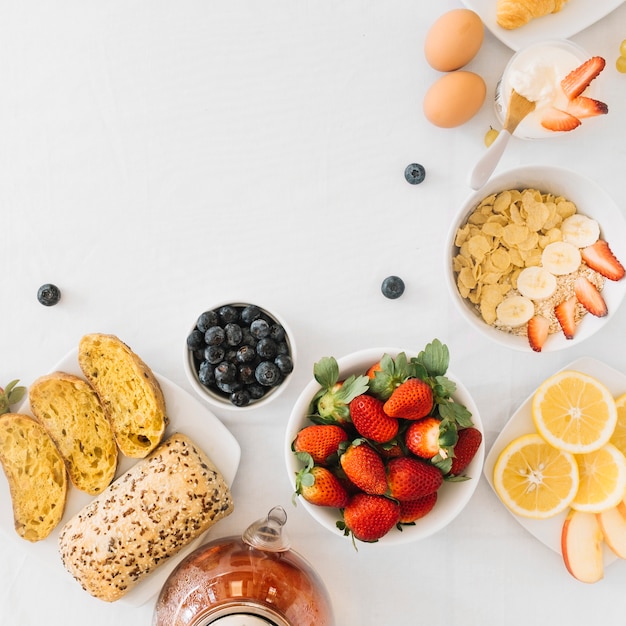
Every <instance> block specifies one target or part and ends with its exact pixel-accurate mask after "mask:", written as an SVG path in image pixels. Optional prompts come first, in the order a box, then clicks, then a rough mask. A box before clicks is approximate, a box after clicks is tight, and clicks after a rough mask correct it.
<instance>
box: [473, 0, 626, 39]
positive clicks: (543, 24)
mask: <svg viewBox="0 0 626 626" xmlns="http://www.w3.org/2000/svg"><path fill="white" fill-rule="evenodd" d="M461 1H462V2H463V4H464V5H465V6H466V7H467V8H468V9H471V10H472V11H474V12H476V13H478V15H479V16H480V18H481V19H482V21H483V23H484V25H485V27H486V28H487V29H488V30H490V31H491V33H492V34H493V35H494V36H495V37H497V38H498V39H499V40H500V41H501V42H502V43H503V44H505V45H507V46H508V47H509V48H511V49H512V50H519V49H520V48H523V47H524V46H527V45H528V44H530V43H533V42H535V41H541V40H544V39H568V38H569V37H572V36H573V35H575V34H576V33H579V32H580V31H581V30H584V29H585V28H588V27H589V26H591V25H592V24H595V23H596V22H597V21H599V20H601V19H602V18H603V17H606V16H607V15H608V14H609V13H611V12H612V11H614V10H615V9H617V8H618V7H619V6H621V5H622V4H623V3H624V0H601V1H600V2H597V1H596V2H594V1H589V0H569V2H568V3H567V4H565V5H564V7H563V8H562V9H561V10H560V11H559V12H558V13H552V14H550V15H545V16H544V17H538V18H535V19H534V20H532V21H531V22H529V23H528V24H525V25H524V26H521V27H520V28H516V29H515V30H507V29H506V28H502V27H501V26H498V23H497V22H496V0H461Z"/></svg>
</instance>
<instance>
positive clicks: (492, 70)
mask: <svg viewBox="0 0 626 626" xmlns="http://www.w3.org/2000/svg"><path fill="white" fill-rule="evenodd" d="M574 1H576V2H583V1H586V0H572V2H574ZM460 6H461V4H460V3H459V2H456V1H453V0H449V1H446V2H423V1H420V2H415V1H413V2H409V1H407V0H391V1H389V2H384V3H383V2H379V3H375V2H357V1H356V0H341V1H335V2H294V1H293V0H289V1H286V0H285V1H277V0H270V1H269V2H264V3H259V2H253V1H244V0H232V1H231V2H208V1H205V2H201V1H190V0H180V1H178V2H147V1H145V0H130V1H128V0H126V1H121V0H109V1H107V2H93V1H80V2H78V1H70V0H62V1H61V2H45V1H43V0H24V1H23V2H9V1H8V0H4V1H2V2H0V59H1V60H0V207H1V219H2V225H1V227H0V228H1V231H0V232H1V233H2V243H1V245H0V268H1V270H0V294H1V306H0V308H1V320H2V324H1V325H0V356H1V358H0V383H6V382H8V381H9V380H11V379H13V378H19V379H20V380H21V381H22V383H24V384H26V385H28V384H29V383H30V382H32V381H33V380H34V379H35V378H36V377H37V376H39V375H41V374H43V373H46V372H47V371H49V370H50V369H51V368H52V367H53V366H54V364H55V363H57V362H58V361H59V360H60V359H61V358H62V357H63V356H65V354H66V353H67V352H68V351H69V350H71V349H73V348H74V347H75V346H76V345H77V343H78V340H79V338H80V337H81V336H82V334H84V333H87V332H109V333H115V334H117V335H118V336H120V337H121V338H122V339H123V340H125V341H126V342H127V343H129V344H130V345H131V346H132V347H133V348H134V349H135V350H136V351H137V352H138V353H139V354H140V355H141V356H142V357H143V358H144V360H145V361H146V362H147V363H149V364H150V365H151V366H152V367H153V369H155V370H156V371H158V372H159V373H160V374H162V375H164V376H166V377H167V378H169V379H171V380H172V381H174V382H176V383H178V384H179V385H181V386H182V387H183V388H185V389H188V390H191V388H190V387H189V385H188V383H187V380H186V378H185V374H184V371H183V366H182V346H183V343H184V340H185V336H186V333H187V330H188V328H189V327H190V325H191V324H192V323H193V321H194V319H195V317H196V316H197V315H198V314H199V313H200V312H201V311H202V310H204V309H205V308H207V307H208V306H210V305H211V304H213V303H214V302H216V301H224V300H228V299H230V298H236V299H239V298H243V299H245V300H247V301H252V302H257V303H260V304H265V305H266V306H267V307H269V308H270V309H274V310H276V311H279V312H280V314H281V315H282V316H283V317H284V318H286V319H287V320H288V323H289V324H290V325H291V327H292V328H293V330H294V334H295V339H296V342H297V348H298V359H297V366H296V370H295V372H294V374H293V380H292V381H291V384H290V387H289V388H288V389H287V391H286V393H285V394H284V395H282V396H281V397H280V398H279V399H277V400H276V402H275V403H274V404H272V405H270V407H269V408H267V409H258V410H256V411H253V412H251V413H249V414H247V415H246V416H245V418H237V417H235V416H233V415H232V413H231V412H229V411H223V412H219V413H218V417H220V419H222V421H223V422H224V423H225V424H226V425H227V426H228V428H229V429H230V431H231V432H232V433H233V434H234V435H235V437H236V438H237V440H238V441H239V443H240V445H241V448H242V459H241V464H240V467H239V471H238V474H237V477H236V480H235V484H234V486H233V494H234V499H235V503H236V511H235V513H234V514H233V515H232V516H231V517H229V518H228V519H226V520H223V521H222V522H220V523H219V525H218V526H216V527H214V528H213V529H212V531H211V532H210V534H209V537H210V538H215V537H219V536H226V535H231V534H236V533H238V532H240V531H241V530H243V528H244V527H245V526H246V525H247V524H248V523H249V522H251V521H252V520H254V519H256V518H258V517H260V516H261V515H263V514H264V513H265V512H266V511H267V510H268V509H269V508H270V507H272V506H273V505H276V504H281V505H283V506H284V507H285V508H286V509H287V511H288V515H289V521H288V527H287V528H288V531H289V534H290V536H291V539H292V542H293V546H294V548H295V549H296V550H297V551H298V552H300V553H301V554H302V555H303V556H305V557H306V558H307V559H309V561H310V562H311V563H312V564H313V566H314V567H315V569H316V570H317V571H318V572H319V574H320V575H321V576H322V578H323V579H324V581H325V582H326V585H327V587H328V589H329V592H330V594H331V597H332V602H333V606H334V611H335V616H336V620H337V624H338V625H340V626H346V625H351V624H365V625H374V624H404V625H407V626H408V625H412V624H416V623H424V624H426V623H428V624H431V625H443V624H472V625H474V624H475V625H491V624H507V625H517V624H519V625H521V624H554V623H559V624H561V623H562V624H565V623H569V624H590V623H593V624H599V623H603V622H605V623H618V621H619V619H622V618H621V615H622V614H623V610H622V606H621V605H622V602H621V598H622V597H623V590H624V587H625V585H626V563H622V562H617V563H615V564H613V565H611V567H610V568H609V569H608V570H607V572H606V576H605V579H604V580H603V581H602V582H600V583H598V584H596V585H591V586H587V585H583V584H581V583H578V582H577V581H575V580H574V579H573V578H571V577H570V576H569V575H568V574H567V573H566V571H565V569H564V566H563V563H562V561H561V558H560V556H559V555H557V554H556V553H554V552H552V551H550V550H549V549H547V548H546V547H545V546H543V545H542V544H540V543H539V542H538V541H537V540H535V539H534V538H533V537H532V536H531V535H530V534H529V533H527V532H526V531H525V530H524V529H523V528H522V527H521V526H520V525H519V524H518V522H517V521H516V520H514V519H513V518H512V517H511V516H510V515H509V513H508V512H507V511H506V510H505V509H504V507H503V506H502V505H501V504H500V502H499V500H498V499H497V497H496V496H495V495H494V493H493V492H492V491H491V489H490V487H489V485H488V484H487V482H486V481H485V479H484V477H481V478H480V484H479V485H478V488H477V490H476V493H475V495H474V497H473V499H472V500H471V502H470V503H469V505H468V507H467V508H466V509H465V511H464V512H463V513H462V514H461V515H460V516H459V517H458V518H457V519H456V520H455V521H454V522H453V523H452V524H451V525H450V526H449V527H448V528H447V529H446V530H445V531H443V532H441V533H439V534H438V535H436V536H434V537H432V538H430V539H428V540H425V541H423V542H420V543H414V544H411V545H409V546H404V547H389V548H383V547H381V546H376V545H374V546H365V547H363V548H361V549H360V550H359V552H358V553H357V552H355V550H354V549H353V547H352V544H351V542H350V541H349V540H348V539H345V538H341V537H335V536H333V535H331V534H330V533H329V532H328V531H326V530H324V529H322V528H321V527H319V526H318V525H317V524H316V523H315V522H314V521H313V520H312V519H311V518H310V517H309V516H308V514H307V513H306V512H305V511H304V509H303V507H297V508H294V507H293V506H292V504H291V489H290V485H289V482H288V479H287V475H286V470H285V468H284V463H283V432H284V428H285V423H286V421H287V419H288V416H289V413H290V408H291V406H292V405H293V403H294V400H295V398H296V397H297V395H298V393H299V391H300V390H301V389H302V387H303V386H304V385H305V384H306V382H307V381H308V380H309V378H310V376H311V373H312V366H313V363H314V362H315V361H316V360H318V359H319V358H320V357H321V356H324V355H329V354H332V355H335V356H337V357H339V356H342V355H344V354H346V353H348V352H351V351H354V350H358V349H361V348H365V347H374V346H384V345H392V346H406V347H407V348H409V349H420V348H421V347H423V345H424V344H425V343H427V342H428V341H430V340H431V339H432V338H434V337H438V338H440V339H441V340H442V341H444V343H446V344H447V345H448V346H449V348H450V352H451V365H450V367H451V369H452V370H453V371H454V373H455V374H456V375H457V376H459V378H461V379H462V380H463V382H464V383H465V385H466V386H467V387H468V388H469V390H470V392H471V393H472V394H473V396H474V398H475V401H476V403H477V405H478V407H479V409H480V414H481V417H482V420H483V422H484V425H485V430H486V444H487V448H489V446H490V445H491V443H492V442H493V440H494V439H495V437H496V435H497V434H498V432H499V431H500V429H501V428H502V427H503V426H504V424H505V423H506V422H507V420H508V419H509V417H510V415H511V414H512V412H513V411H514V410H515V408H516V407H517V406H518V405H519V404H520V403H521V402H522V401H523V400H524V399H525V398H526V396H527V395H528V394H529V393H530V392H531V391H532V389H533V388H534V387H535V386H536V385H537V384H538V383H539V382H540V381H541V380H542V379H543V378H545V377H546V376H547V375H549V374H551V373H553V372H554V371H556V370H557V369H559V368H561V367H562V366H564V365H566V364H567V363H569V362H570V361H572V360H574V359H575V358H576V357H579V356H586V355H588V356H593V357H596V358H599V359H601V360H603V361H604V362H606V363H607V364H609V365H611V366H613V367H615V368H617V369H619V370H621V371H624V372H626V351H624V349H623V343H624V340H623V327H624V324H625V323H626V307H622V310H621V312H620V313H619V314H618V315H617V316H616V317H615V318H614V319H613V320H612V322H611V323H610V324H609V325H608V326H607V327H606V328H605V329H604V330H602V331H601V332H600V333H599V334H598V335H597V336H596V337H595V338H593V339H591V340H588V341H587V342H584V343H582V344H581V345H580V346H576V347H573V348H570V349H569V350H566V351H564V352H561V353H556V354H543V355H535V354H521V353H513V352H510V351H508V350H506V349H503V348H499V347H497V346H494V345H492V344H491V343H489V342H488V340H486V339H484V338H483V337H480V336H476V335H475V334H472V333H471V332H470V330H469V327H468V326H467V325H466V323H465V322H464V321H463V320H462V319H461V318H460V317H459V315H458V313H457V312H456V310H455V309H454V308H453V306H452V305H451V303H450V300H449V297H448V294H447V293H446V290H445V287H444V281H443V275H442V272H443V261H442V242H443V239H444V236H445V234H446V231H447V228H448V224H449V222H450V219H451V217H452V215H453V214H454V212H455V209H456V207H457V206H459V205H460V203H461V202H462V201H463V199H464V198H465V197H466V195H467V194H468V193H469V192H470V189H469V187H468V186H467V183H466V180H467V174H468V172H469V168H470V167H471V165H472V164H473V162H474V161H475V160H476V159H477V158H478V157H479V156H480V154H481V153H482V151H483V150H484V147H483V143H482V142H483V136H484V134H485V131H486V130H487V129H488V127H489V125H496V120H495V116H494V113H493V109H492V107H491V106H490V103H486V104H485V106H483V108H482V109H481V111H480V112H479V114H478V115H477V116H476V117H475V118H474V119H473V120H471V121H470V122H469V123H467V124H466V125H464V126H462V127H459V128H456V129H452V130H443V129H439V128H436V127H434V126H431V125H430V124H429V123H428V122H427V121H426V120H425V119H424V117H423V115H422V110H421V101H422V97H423V95H424V93H425V91H426V89H427V88H428V86H429V85H430V84H431V83H432V82H433V81H434V80H435V79H436V78H437V77H438V75H439V74H438V73H437V72H435V71H434V70H432V69H430V68H429V67H428V66H427V64H426V62H425V60H424V58H423V53H422V44H423V40H424V36H425V34H426V31H427V29H428V27H429V25H430V24H431V23H432V22H433V21H434V20H435V19H436V18H437V17H438V16H439V15H440V14H441V13H443V12H444V11H445V10H447V9H451V8H456V7H460ZM624 37H626V5H622V6H621V7H620V8H618V9H617V10H616V11H615V12H614V13H612V14H611V15H610V16H609V17H607V18H605V19H603V20H602V21H601V22H599V23H597V24H595V25H593V26H591V27H590V28H588V29H586V30H585V31H583V32H581V33H579V34H578V35H576V36H575V37H573V39H574V40H575V41H576V42H577V43H579V44H581V45H582V46H583V47H585V48H586V49H587V50H588V51H590V52H591V53H593V54H599V55H602V56H604V57H605V58H606V59H607V68H606V70H605V72H604V73H603V75H602V79H601V80H602V95H603V98H602V99H603V100H605V101H606V102H608V103H609V107H610V113H609V115H608V116H607V117H606V118H603V119H598V120H592V121H591V122H589V123H585V125H584V126H585V128H582V129H580V132H579V131H576V132H575V133H572V134H571V135H569V136H565V137H563V138H559V139H555V140H554V141H550V142H536V143H530V142H523V141H520V140H514V141H512V142H511V144H510V146H509V150H508V152H507V153H506V154H505V156H504V159H503V161H502V163H501V165H500V167H499V170H502V169H505V168H508V167H512V166H515V165H518V164H531V163H546V164H554V165H561V166H564V167H567V168H570V169H573V170H576V171H579V172H581V173H583V174H585V175H587V176H589V177H591V178H593V179H594V180H596V181H597V182H598V183H600V184H601V185H602V186H603V187H605V188H606V190H607V191H608V193H609V194H610V195H611V196H612V197H613V198H614V199H615V200H616V201H617V202H618V204H619V205H620V207H621V208H622V209H623V210H626V201H625V200H624V192H625V189H626V188H625V185H624V177H625V175H626V170H625V169H624V163H625V162H626V76H624V75H620V74H618V73H617V71H616V70H615V68H614V62H615V58H616V57H617V54H618V46H619V42H620V41H621V40H622V39H624ZM510 55H511V51H510V50H509V49H508V48H507V47H505V46H504V45H503V44H502V43H500V42H499V41H498V40H497V39H496V38H495V37H494V36H492V35H491V34H490V33H487V34H486V36H485V41H484V45H483V47H482V49H481V50H480V53H479V55H478V56H477V57H476V58H475V60H474V61H472V62H471V64H470V65H469V66H468V69H471V70H474V71H476V72H478V73H480V74H481V75H482V76H483V77H484V78H485V80H486V82H487V85H488V90H489V93H490V94H491V93H492V92H493V89H494V88H495V84H496V80H497V77H498V74H499V72H500V71H501V70H502V68H503V67H504V65H505V63H506V62H507V60H508V58H509V57H510ZM414 161H417V162H420V163H423V164H424V166H425V167H426V170H427V178H426V181H425V182H424V183H423V184H421V185H418V186H411V185H409V184H407V183H406V181H405V180H404V176H403V172H404V168H405V166H406V165H407V164H409V163H411V162H414ZM390 274H398V275H400V276H402V277H403V278H404V280H405V282H406V292H405V294H404V295H403V296H402V298H400V299H399V300H395V301H392V300H387V299H385V298H383V297H382V295H381V293H380V283H381V281H382V279H383V278H384V277H385V276H387V275H390ZM46 282H53V283H56V284H57V285H59V287H60V288H61V289H62V292H63V299H62V301H61V303H60V304H59V305H57V306H55V307H50V308H47V307H43V306H41V305H40V304H39V303H38V302H37V299H36V292H37V288H38V287H39V286H40V285H41V284H43V283H46ZM216 413H217V412H216ZM0 478H1V479H2V480H4V478H3V477H0ZM477 478H478V477H477ZM0 506H3V507H7V506H10V504H9V503H8V502H2V503H0ZM152 608H153V603H152V602H148V603H147V604H145V605H143V606H141V607H138V608H136V607H129V606H127V605H125V604H123V603H117V604H106V603H102V602H99V601H97V600H95V599H93V598H91V597H89V596H88V595H87V594H86V593H85V592H83V591H82V590H81V589H80V588H79V587H78V585H77V584H76V583H75V582H74V581H73V580H72V579H71V577H69V575H68V576H63V575H56V574H55V575H50V571H49V568H48V567H46V566H44V565H42V563H41V562H40V560H39V559H37V558H35V557H33V556H30V555H26V554H25V551H24V550H23V546H22V545H21V543H20V541H19V540H17V539H16V538H14V537H12V536H8V535H6V534H2V533H0V623H1V624H2V625H12V626H13V625H19V626H29V625H33V626H34V625H39V624H44V623H45V624H47V625H48V626H56V625H61V624H62V625H64V626H74V625H75V626H78V625H81V626H82V625H83V624H85V623H89V624H90V626H112V625H115V626H122V625H130V624H133V625H134V624H149V623H150V620H151V614H152ZM616 620H617V621H616Z"/></svg>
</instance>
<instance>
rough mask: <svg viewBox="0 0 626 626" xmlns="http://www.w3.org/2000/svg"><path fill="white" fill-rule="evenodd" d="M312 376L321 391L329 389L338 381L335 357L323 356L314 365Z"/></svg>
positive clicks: (337, 366) (337, 367)
mask: <svg viewBox="0 0 626 626" xmlns="http://www.w3.org/2000/svg"><path fill="white" fill-rule="evenodd" d="M313 376H314V377H315V380H316V381H317V382H318V383H319V384H320V386H321V387H322V388H323V389H325V390H328V389H331V388H332V387H333V386H334V385H335V384H336V383H337V381H338V380H339V365H338V364H337V360H336V359H335V357H332V356H325V357H322V358H321V359H320V360H319V361H318V362H317V363H315V364H314V365H313Z"/></svg>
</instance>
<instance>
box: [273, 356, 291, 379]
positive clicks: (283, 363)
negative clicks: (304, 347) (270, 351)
mask: <svg viewBox="0 0 626 626" xmlns="http://www.w3.org/2000/svg"><path fill="white" fill-rule="evenodd" d="M274 363H276V366H277V367H278V369H279V370H280V373H281V374H282V375H283V376H287V374H291V372H293V360H292V359H291V357H290V356H289V355H288V354H279V355H278V356H277V357H276V358H275V359H274Z"/></svg>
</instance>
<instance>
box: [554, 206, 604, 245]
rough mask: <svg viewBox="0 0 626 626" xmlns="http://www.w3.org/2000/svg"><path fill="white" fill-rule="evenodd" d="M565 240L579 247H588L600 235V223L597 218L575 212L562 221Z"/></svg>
mask: <svg viewBox="0 0 626 626" xmlns="http://www.w3.org/2000/svg"><path fill="white" fill-rule="evenodd" d="M561 233H562V235H563V241H566V242H567V243H571V244H572V245H573V246H576V247H577V248H586V247H587V246H591V245H593V244H594V243H595V242H596V241H598V237H600V225H599V224H598V222H596V220H594V219H592V218H590V217H587V216H586V215H580V214H579V213H574V215H570V216H569V217H566V218H565V219H564V220H563V222H562V223H561Z"/></svg>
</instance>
